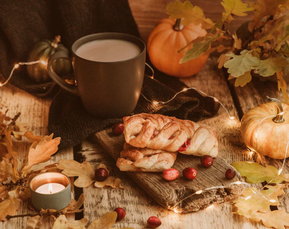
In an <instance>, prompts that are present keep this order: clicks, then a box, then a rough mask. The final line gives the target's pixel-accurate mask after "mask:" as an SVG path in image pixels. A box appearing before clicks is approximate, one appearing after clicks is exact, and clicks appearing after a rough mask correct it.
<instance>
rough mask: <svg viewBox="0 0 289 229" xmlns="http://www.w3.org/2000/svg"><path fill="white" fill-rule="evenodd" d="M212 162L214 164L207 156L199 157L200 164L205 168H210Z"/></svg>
mask: <svg viewBox="0 0 289 229" xmlns="http://www.w3.org/2000/svg"><path fill="white" fill-rule="evenodd" d="M213 162H214V159H213V158H212V157H211V156H209V155H205V156H203V157H201V164H202V166H204V167H205V168H209V167H211V165H212V164H213Z"/></svg>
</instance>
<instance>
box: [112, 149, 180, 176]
mask: <svg viewBox="0 0 289 229" xmlns="http://www.w3.org/2000/svg"><path fill="white" fill-rule="evenodd" d="M176 158H177V153H174V152H166V151H163V150H153V149H137V148H127V149H124V150H123V151H122V152H120V158H118V159H117V162H116V166H117V167H118V168H119V169H120V170H121V171H142V172H161V171H163V170H164V169H169V168H171V167H172V166H173V164H174V163H175V160H176Z"/></svg>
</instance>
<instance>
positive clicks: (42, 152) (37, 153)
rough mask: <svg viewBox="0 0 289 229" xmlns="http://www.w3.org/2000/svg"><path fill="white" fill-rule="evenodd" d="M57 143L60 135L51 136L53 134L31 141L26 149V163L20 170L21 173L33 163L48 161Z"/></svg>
mask: <svg viewBox="0 0 289 229" xmlns="http://www.w3.org/2000/svg"><path fill="white" fill-rule="evenodd" d="M59 143H60V137H57V138H53V134H51V135H49V136H44V137H42V139H41V140H40V141H35V142H34V143H32V145H31V146H30V148H29V151H28V156H27V157H28V159H27V163H26V165H25V166H24V168H23V170H22V171H23V173H26V172H27V171H29V170H30V169H31V167H32V166H33V165H36V164H39V163H42V162H46V161H48V160H49V159H50V157H51V156H52V155H53V154H55V153H56V152H57V150H58V145H59Z"/></svg>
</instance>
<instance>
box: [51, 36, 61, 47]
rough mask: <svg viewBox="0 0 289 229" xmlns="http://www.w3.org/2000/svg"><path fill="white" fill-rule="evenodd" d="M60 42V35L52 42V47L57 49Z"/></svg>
mask: <svg viewBox="0 0 289 229" xmlns="http://www.w3.org/2000/svg"><path fill="white" fill-rule="evenodd" d="M60 41H61V36H60V35H57V36H55V37H54V40H53V41H52V42H51V46H52V47H53V48H57V47H58V44H59V43H60Z"/></svg>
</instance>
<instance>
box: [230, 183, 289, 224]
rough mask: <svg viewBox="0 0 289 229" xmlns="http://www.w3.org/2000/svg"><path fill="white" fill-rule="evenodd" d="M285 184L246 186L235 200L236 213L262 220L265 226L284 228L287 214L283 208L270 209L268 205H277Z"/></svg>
mask: <svg viewBox="0 0 289 229" xmlns="http://www.w3.org/2000/svg"><path fill="white" fill-rule="evenodd" d="M284 188H285V185H283V184H277V185H275V186H271V185H267V186H265V187H264V189H263V190H258V189H256V188H252V187H251V188H247V189H245V190H244V191H243V193H242V195H241V196H240V197H238V199H236V200H235V203H234V204H235V207H236V208H237V210H236V213H237V214H239V215H242V216H245V217H246V218H248V219H250V220H253V221H256V222H260V221H261V222H262V223H263V224H264V225H265V226H268V227H273V228H277V229H285V226H289V214H288V213H286V212H285V211H284V210H281V209H279V210H276V211H271V209H270V206H279V205H280V202H279V199H278V198H279V197H280V196H282V195H284V194H285V193H284Z"/></svg>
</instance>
